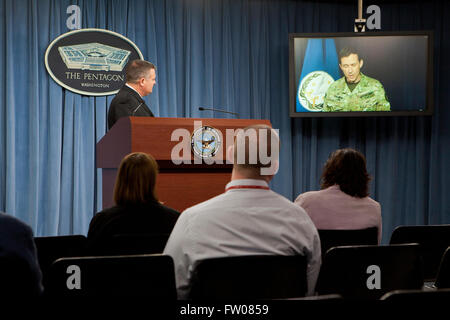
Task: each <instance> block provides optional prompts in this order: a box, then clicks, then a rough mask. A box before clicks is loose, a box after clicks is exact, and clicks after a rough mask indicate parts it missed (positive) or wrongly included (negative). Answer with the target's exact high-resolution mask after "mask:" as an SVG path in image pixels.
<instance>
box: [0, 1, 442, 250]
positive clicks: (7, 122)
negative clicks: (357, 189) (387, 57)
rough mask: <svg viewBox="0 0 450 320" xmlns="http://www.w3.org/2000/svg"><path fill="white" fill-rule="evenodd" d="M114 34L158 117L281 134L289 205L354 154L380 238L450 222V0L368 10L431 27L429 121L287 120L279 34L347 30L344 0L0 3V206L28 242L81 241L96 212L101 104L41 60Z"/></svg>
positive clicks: (277, 182)
mask: <svg viewBox="0 0 450 320" xmlns="http://www.w3.org/2000/svg"><path fill="white" fill-rule="evenodd" d="M71 4H76V5H78V6H79V7H80V8H81V14H82V25H81V27H82V28H104V29H108V30H112V31H115V32H118V33H120V34H123V35H124V36H126V37H128V38H129V39H131V40H132V41H134V42H135V43H136V44H137V46H138V47H139V48H140V50H141V51H142V53H143V55H144V58H145V59H147V60H150V61H152V62H153V63H155V64H156V65H157V67H158V72H157V86H156V87H155V90H154V93H153V94H152V95H151V96H150V97H146V100H147V101H146V102H147V104H148V105H149V106H150V107H151V109H152V111H153V112H154V113H155V115H157V116H164V117H223V115H222V114H214V113H212V112H206V113H201V112H200V111H198V106H213V107H222V108H224V109H226V110H228V111H233V112H239V113H240V114H241V117H242V118H261V119H262V118H266V119H270V121H271V122H272V124H273V126H274V127H275V128H279V129H280V132H281V138H282V154H281V168H280V171H279V173H278V175H277V176H276V177H275V178H274V180H273V182H272V186H273V189H274V190H276V191H278V192H280V193H281V194H283V195H285V196H286V197H287V198H289V199H292V200H293V199H295V197H296V196H297V195H298V194H299V193H301V192H305V191H309V190H317V189H318V187H319V177H320V173H321V168H322V165H323V164H324V162H325V160H326V159H327V157H328V155H329V153H330V152H331V151H333V150H334V149H336V148H340V147H353V148H356V149H359V150H361V151H362V152H364V153H365V155H366V157H367V161H368V168H369V171H370V173H371V174H372V176H373V181H372V183H371V196H372V197H373V198H374V199H376V200H377V201H379V202H380V203H381V205H382V214H383V229H384V232H383V242H384V243H386V242H388V241H389V237H390V233H391V232H392V229H393V228H394V227H395V226H397V225H400V224H437V223H450V168H449V163H450V150H449V145H450V126H449V125H448V123H449V122H450V101H449V100H450V81H449V80H448V75H449V74H450V70H449V69H450V68H449V66H450V63H449V59H448V57H450V48H449V44H450V40H449V39H450V32H449V30H450V22H449V21H450V19H449V18H450V4H449V2H448V1H445V0H442V1H437V0H436V1H427V2H425V1H372V2H371V3H370V4H378V5H379V6H380V8H381V18H382V20H381V27H382V30H383V31H395V30H424V29H426V30H434V32H435V44H434V50H435V54H434V61H435V66H436V67H435V70H434V71H435V77H434V85H435V90H434V92H435V100H434V102H435V114H434V116H433V117H395V118H334V119H332V118H328V119H299V118H297V119H290V118H289V116H288V110H289V77H288V75H289V70H288V67H289V65H288V60H289V55H288V34H289V33H291V32H308V33H311V32H339V31H347V32H348V31H352V29H353V20H354V19H355V17H356V16H357V7H356V1H292V0H291V1H287V0H286V1H279V0H276V1H275V0H273V1H269V0H189V1H186V0H166V1H162V0H153V1H152V0H148V1H144V0H128V1H126V0H86V1H81V0H80V1H75V0H72V1H68V0H39V1H37V0H34V1H33V0H0V59H1V60H0V106H1V109H0V210H2V211H6V212H7V213H9V214H12V215H14V216H16V217H18V218H20V219H22V220H24V221H25V222H27V223H28V224H30V225H31V226H32V228H33V229H34V231H35V234H36V235H38V236H43V235H63V234H86V232H87V229H88V225H89V221H90V219H91V217H92V215H93V214H94V213H95V212H96V211H99V210H100V208H101V183H100V181H101V173H100V172H99V170H97V169H96V168H95V144H96V142H97V141H98V140H99V139H100V138H101V137H102V136H103V135H104V134H105V132H106V115H107V110H108V106H109V103H110V101H111V99H112V96H108V97H86V96H81V95H78V94H75V93H72V92H70V91H68V90H65V89H63V88H61V87H60V86H59V85H57V84H56V83H55V82H54V81H53V80H52V79H51V78H50V77H49V75H48V73H47V71H46V69H45V66H44V53H45V50H46V48H47V46H48V45H49V44H50V42H51V41H52V40H53V39H55V38H56V37H57V36H59V35H61V34H63V33H65V32H67V31H69V30H68V29H67V27H66V19H67V18H68V17H69V15H68V14H67V13H66V8H67V7H68V6H69V5H71Z"/></svg>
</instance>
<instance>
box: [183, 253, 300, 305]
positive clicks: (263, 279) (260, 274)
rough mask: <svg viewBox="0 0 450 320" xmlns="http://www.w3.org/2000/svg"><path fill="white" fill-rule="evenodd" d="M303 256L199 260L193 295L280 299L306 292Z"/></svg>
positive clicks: (218, 298)
mask: <svg viewBox="0 0 450 320" xmlns="http://www.w3.org/2000/svg"><path fill="white" fill-rule="evenodd" d="M306 290H307V282H306V258H305V257H304V256H300V255H295V256H273V255H251V256H236V257H221V258H211V259H205V260H202V261H200V263H199V264H198V265H197V267H196V269H195V271H194V274H193V280H192V288H191V293H190V298H192V299H194V300H205V299H206V300H220V299H281V298H291V297H303V296H305V294H306Z"/></svg>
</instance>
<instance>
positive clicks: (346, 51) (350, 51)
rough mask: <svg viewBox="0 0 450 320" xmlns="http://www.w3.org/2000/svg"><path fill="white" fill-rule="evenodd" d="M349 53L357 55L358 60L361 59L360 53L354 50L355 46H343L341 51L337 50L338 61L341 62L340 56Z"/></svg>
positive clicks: (342, 56)
mask: <svg viewBox="0 0 450 320" xmlns="http://www.w3.org/2000/svg"><path fill="white" fill-rule="evenodd" d="M351 54H356V55H357V56H358V60H361V59H362V58H361V56H360V54H359V53H358V51H356V49H355V48H352V47H345V48H342V49H341V51H339V63H341V59H342V58H345V57H348V56H349V55H351Z"/></svg>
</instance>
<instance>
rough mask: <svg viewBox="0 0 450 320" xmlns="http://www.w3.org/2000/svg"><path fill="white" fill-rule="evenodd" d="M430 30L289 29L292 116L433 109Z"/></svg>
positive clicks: (405, 113)
mask: <svg viewBox="0 0 450 320" xmlns="http://www.w3.org/2000/svg"><path fill="white" fill-rule="evenodd" d="M432 49H433V34H432V32H431V31H414V32H388V33H387V32H383V33H379V32H374V33H333V34H330V33H329V34H322V33H315V34H298V33H297V34H290V35H289V51H290V52H289V67H290V69H289V76H290V116H291V117H346V116H418V115H431V114H433V50H432Z"/></svg>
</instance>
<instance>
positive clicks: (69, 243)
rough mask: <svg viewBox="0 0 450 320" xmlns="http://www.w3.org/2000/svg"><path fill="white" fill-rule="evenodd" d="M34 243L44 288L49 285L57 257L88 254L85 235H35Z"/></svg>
mask: <svg viewBox="0 0 450 320" xmlns="http://www.w3.org/2000/svg"><path fill="white" fill-rule="evenodd" d="M34 243H35V244H36V250H37V257H38V261H39V266H40V267H41V271H42V283H43V285H44V290H45V288H46V286H47V285H48V277H47V276H48V272H49V270H50V267H51V265H52V263H53V262H54V261H55V260H56V259H59V258H64V257H80V256H85V255H86V245H87V239H86V237H85V236H83V235H68V236H54V237H35V238H34Z"/></svg>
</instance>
